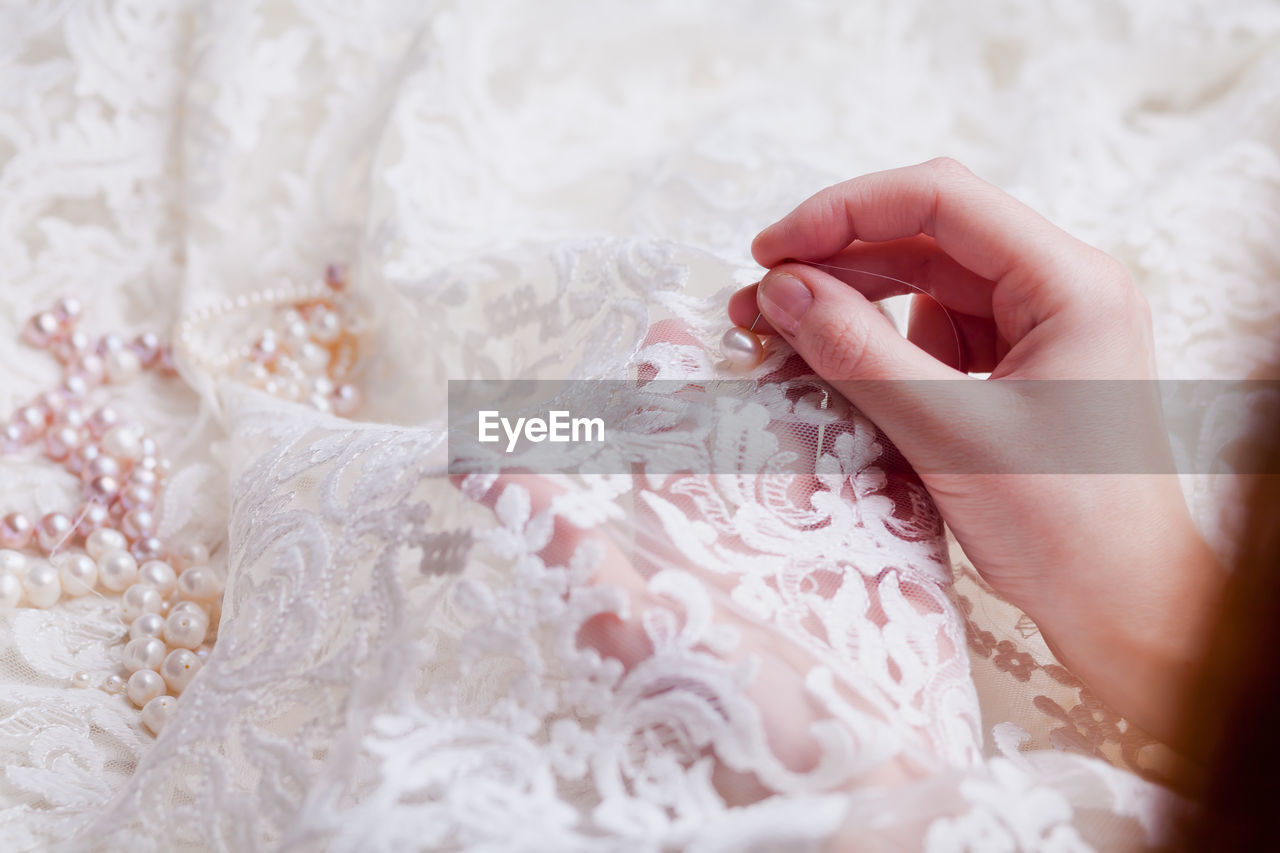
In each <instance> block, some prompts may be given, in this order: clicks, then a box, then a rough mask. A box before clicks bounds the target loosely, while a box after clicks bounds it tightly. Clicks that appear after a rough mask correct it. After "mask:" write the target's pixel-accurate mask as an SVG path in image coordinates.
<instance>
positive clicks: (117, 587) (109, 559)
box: [98, 549, 138, 592]
mask: <svg viewBox="0 0 1280 853" xmlns="http://www.w3.org/2000/svg"><path fill="white" fill-rule="evenodd" d="M98 577H99V579H100V580H101V581H102V585H103V586H105V587H106V588H107V589H109V590H112V591H113V592H120V591H121V590H124V589H127V588H128V587H130V586H132V585H133V582H134V581H135V580H137V578H138V561H137V560H135V559H134V558H133V555H132V554H130V553H129V552H128V551H124V550H121V549H116V550H113V551H108V552H106V553H105V554H103V555H102V556H101V557H99V558H98Z"/></svg>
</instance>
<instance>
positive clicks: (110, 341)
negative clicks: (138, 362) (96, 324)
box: [97, 334, 124, 356]
mask: <svg viewBox="0 0 1280 853" xmlns="http://www.w3.org/2000/svg"><path fill="white" fill-rule="evenodd" d="M122 349H124V338H122V337H120V336H119V335H117V334H107V335H103V336H102V337H101V338H99V339H98V346H97V353H98V355H103V356H105V355H106V354H107V353H109V352H116V351H117V350H122Z"/></svg>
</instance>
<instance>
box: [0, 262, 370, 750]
mask: <svg viewBox="0 0 1280 853" xmlns="http://www.w3.org/2000/svg"><path fill="white" fill-rule="evenodd" d="M345 287H346V277H345V272H344V271H343V270H342V268H341V267H337V266H333V267H330V268H329V270H328V271H327V273H326V276H325V280H324V282H322V283H321V284H319V285H317V286H312V287H309V288H282V289H279V290H268V291H261V292H259V293H256V294H249V295H246V296H241V297H237V298H235V299H234V300H230V301H229V302H228V304H227V305H224V306H218V307H217V308H216V309H207V310H206V309H202V310H201V311H198V312H196V313H195V314H194V315H192V316H190V317H188V318H187V319H184V320H183V321H182V322H181V323H180V324H179V327H178V338H179V345H180V346H183V347H185V348H186V349H187V351H188V354H192V355H194V352H193V347H194V344H195V341H194V330H195V329H196V328H197V325H198V324H202V323H205V322H208V321H210V320H212V319H214V318H215V317H217V316H220V315H221V314H226V313H231V312H233V311H239V310H242V309H247V308H250V307H259V306H271V307H272V308H273V309H274V311H273V317H272V322H271V324H270V325H268V326H267V327H266V328H265V329H264V330H262V332H261V333H260V334H258V335H257V336H256V337H255V338H254V340H253V343H252V344H250V345H249V346H248V347H245V348H244V349H243V351H236V352H233V353H231V354H225V353H224V354H223V355H222V356H219V357H218V359H216V360H215V361H208V360H204V359H201V361H203V362H204V364H205V366H206V367H209V368H211V369H214V368H216V369H221V370H229V369H234V370H235V372H236V375H237V377H238V378H241V379H244V380H246V381H249V382H250V384H254V385H256V386H257V387H260V388H262V389H263V390H265V391H267V392H268V393H273V394H277V395H279V396H282V397H286V398H289V399H295V400H299V401H300V402H306V403H309V404H310V405H313V406H315V407H316V408H319V409H322V410H324V411H332V412H334V413H336V414H339V415H344V416H345V415H349V414H350V413H351V412H352V411H354V409H355V408H356V406H357V405H358V404H359V401H360V395H359V392H358V391H357V389H356V388H355V386H354V385H352V384H351V383H350V382H349V381H348V377H349V375H350V372H351V369H352V366H353V364H354V361H355V358H356V355H357V333H358V329H356V328H355V326H354V324H351V323H348V322H347V321H346V320H345V319H344V317H343V312H342V311H341V310H340V308H341V307H343V306H340V305H339V304H338V301H339V297H340V295H341V292H342V291H343V290H344V289H345ZM81 313H82V308H81V305H80V303H79V302H78V301H77V300H75V299H70V298H67V299H62V300H59V301H58V303H57V304H56V305H55V306H54V307H53V308H52V309H50V310H48V311H41V312H39V313H37V314H36V315H35V316H33V317H32V318H31V319H30V320H28V322H27V324H26V326H25V327H24V329H23V337H24V339H25V341H26V342H27V343H28V344H30V345H31V346H34V347H37V348H39V349H44V350H47V351H49V352H51V353H52V354H53V355H54V357H55V358H57V359H58V361H59V362H60V363H61V364H62V365H63V375H62V378H61V381H60V382H59V384H58V386H57V387H56V388H55V389H54V390H51V391H46V392H44V393H42V394H40V395H38V396H37V397H36V398H35V399H34V400H32V401H31V402H29V403H28V404H27V405H24V406H21V407H19V408H18V409H17V410H16V411H15V412H14V413H13V415H12V416H11V417H10V418H9V421H8V423H7V424H5V425H4V428H3V432H0V453H21V452H25V451H27V450H28V449H29V448H32V447H38V448H39V449H40V451H41V452H42V453H43V455H44V456H45V457H46V458H48V459H49V460H51V461H53V462H57V463H59V464H60V465H62V467H63V468H65V469H66V470H67V471H69V472H70V473H72V474H74V475H76V476H77V477H79V479H80V481H81V500H80V503H79V506H78V507H77V508H76V509H75V510H74V511H73V512H71V513H62V512H51V513H48V514H46V515H44V516H42V517H40V518H39V519H34V520H33V519H31V518H29V517H27V516H26V515H25V514H23V513H21V512H10V513H8V514H6V515H4V516H3V517H0V611H2V610H5V609H12V608H17V607H23V606H27V607H35V608H42V609H47V608H50V607H53V606H55V605H57V604H58V602H59V601H62V600H64V599H67V598H78V597H80V596H85V595H99V596H119V600H120V607H121V610H122V613H123V618H124V620H125V622H126V624H127V625H128V640H127V642H126V644H125V646H124V648H123V652H122V655H121V665H122V666H121V671H120V672H119V673H117V674H113V675H111V676H109V677H108V678H106V680H105V681H103V682H102V683H101V684H100V685H99V686H100V687H101V688H102V689H103V690H106V691H107V692H109V693H124V694H125V695H126V696H128V698H129V700H130V701H131V702H133V704H135V705H136V706H138V707H139V708H141V709H142V710H141V714H142V723H143V725H145V726H146V727H147V728H148V729H149V730H150V731H151V732H153V733H155V734H159V733H160V731H161V730H162V729H163V728H164V725H165V723H166V721H167V720H168V719H169V717H170V716H171V715H172V714H173V712H174V709H175V707H176V703H177V697H178V696H179V695H181V693H182V691H183V690H184V689H186V687H187V686H188V685H189V684H190V683H191V681H192V679H193V678H195V677H196V675H197V673H198V672H199V671H200V667H201V666H202V664H203V662H204V660H205V658H206V657H207V656H208V654H209V652H210V650H211V649H212V646H213V643H214V641H215V640H216V638H217V630H218V620H219V617H220V615H221V607H222V604H221V602H222V582H221V579H220V578H219V577H218V574H217V573H216V572H215V571H214V570H213V569H212V568H210V566H209V548H208V547H207V546H206V545H204V544H202V543H185V544H182V545H179V546H171V545H169V544H168V543H165V542H163V541H161V540H160V539H159V538H157V536H156V535H155V533H156V529H157V527H158V524H157V522H158V519H157V517H156V510H157V507H158V506H159V502H160V497H161V494H162V491H163V488H164V484H165V478H166V477H167V475H168V474H169V471H170V467H171V466H170V463H169V461H168V460H167V459H165V458H164V457H163V456H161V455H160V453H159V448H158V446H157V444H156V441H155V439H154V438H152V437H151V436H149V435H147V433H146V431H145V430H144V428H143V427H142V426H141V425H139V424H137V423H133V422H130V421H128V420H126V419H124V418H123V417H122V416H121V414H120V413H119V412H118V411H117V410H116V409H115V408H114V407H112V406H111V405H109V404H103V405H97V406H95V405H93V404H92V403H91V400H90V398H91V397H92V396H94V395H96V394H98V393H101V389H102V388H104V387H106V386H111V385H124V384H126V383H128V382H130V381H133V380H134V379H136V378H137V377H139V376H140V375H141V374H143V373H144V372H146V371H159V372H164V373H169V374H172V373H173V358H172V352H171V351H170V350H169V348H167V347H165V346H163V345H162V344H161V342H160V338H159V337H158V336H157V335H155V334H152V333H145V334H142V335H138V336H137V337H136V338H134V339H133V340H131V341H128V342H126V341H125V340H124V339H123V338H122V337H120V336H119V335H115V334H107V335H103V336H102V337H100V338H97V339H96V340H95V339H94V338H92V337H91V336H90V335H89V334H88V333H87V332H85V331H84V330H83V329H82V328H80V318H81ZM300 389H305V391H304V390H300ZM71 683H72V684H73V685H75V686H77V687H92V686H93V683H94V679H93V677H92V675H91V674H89V673H87V672H77V673H75V674H74V675H73V676H72V678H71Z"/></svg>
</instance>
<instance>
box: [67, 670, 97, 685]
mask: <svg viewBox="0 0 1280 853" xmlns="http://www.w3.org/2000/svg"><path fill="white" fill-rule="evenodd" d="M92 684H93V676H92V675H90V674H89V673H87V672H85V671H84V670H81V671H80V672H77V673H75V674H74V675H72V676H71V686H72V687H81V688H84V687H89V686H90V685H92Z"/></svg>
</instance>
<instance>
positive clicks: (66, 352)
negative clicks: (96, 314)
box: [53, 329, 93, 364]
mask: <svg viewBox="0 0 1280 853" xmlns="http://www.w3.org/2000/svg"><path fill="white" fill-rule="evenodd" d="M92 346H93V341H92V339H91V338H90V337H89V335H88V333H87V332H84V331H82V330H80V329H76V330H74V331H73V332H71V334H69V335H67V336H66V337H65V338H63V339H62V340H60V341H58V342H57V343H56V344H54V346H53V354H54V355H55V356H57V358H58V361H60V362H62V363H63V364H70V363H71V362H73V361H75V360H76V359H78V358H79V357H80V356H82V355H84V354H85V353H87V352H89V351H90V347H92Z"/></svg>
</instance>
